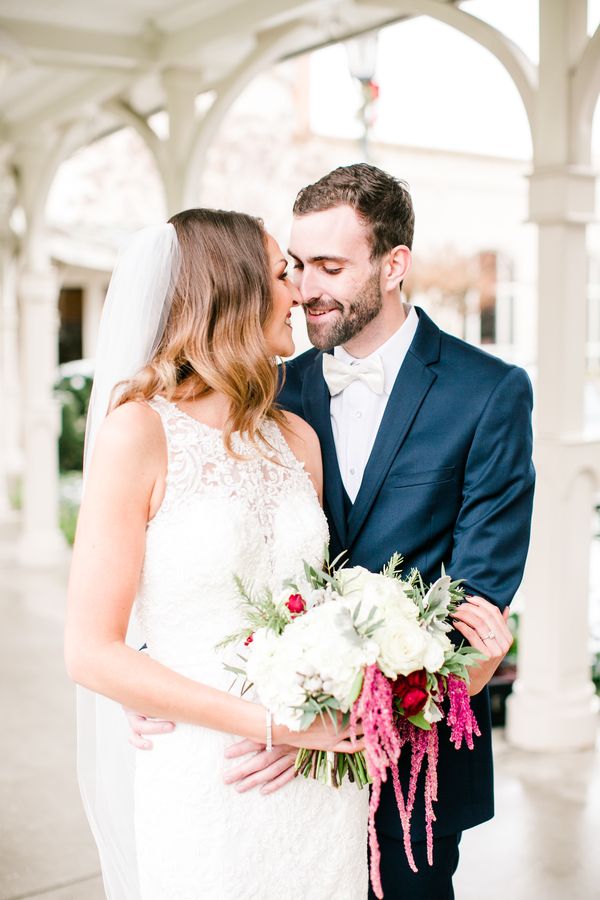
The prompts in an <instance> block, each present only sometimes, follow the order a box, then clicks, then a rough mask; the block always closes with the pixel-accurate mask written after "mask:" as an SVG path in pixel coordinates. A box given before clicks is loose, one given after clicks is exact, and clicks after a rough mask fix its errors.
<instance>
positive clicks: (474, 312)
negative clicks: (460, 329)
mask: <svg viewBox="0 0 600 900" xmlns="http://www.w3.org/2000/svg"><path fill="white" fill-rule="evenodd" d="M465 341H468V342H469V344H474V345H475V346H476V347H477V346H479V344H480V343H481V307H480V301H479V291H478V290H476V289H475V288H469V290H468V291H467V292H466V294H465Z"/></svg>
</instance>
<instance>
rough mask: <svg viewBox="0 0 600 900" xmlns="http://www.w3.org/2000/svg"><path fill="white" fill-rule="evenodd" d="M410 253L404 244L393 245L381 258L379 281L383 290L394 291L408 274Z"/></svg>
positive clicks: (410, 259)
mask: <svg viewBox="0 0 600 900" xmlns="http://www.w3.org/2000/svg"><path fill="white" fill-rule="evenodd" d="M411 261H412V253H411V252H410V250H409V249H408V247H405V246H404V244H399V245H398V246H397V247H393V248H392V249H391V250H390V251H389V253H386V255H385V256H384V258H383V264H382V266H381V281H382V285H381V286H382V288H383V290H384V291H394V290H395V289H396V288H397V287H400V286H401V285H402V282H403V281H404V279H405V278H406V276H407V275H408V272H409V269H410V264H411Z"/></svg>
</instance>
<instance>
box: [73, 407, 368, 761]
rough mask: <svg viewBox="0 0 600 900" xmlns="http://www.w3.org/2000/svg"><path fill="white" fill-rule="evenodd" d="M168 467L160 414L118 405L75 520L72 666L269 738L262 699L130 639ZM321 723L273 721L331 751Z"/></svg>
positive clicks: (116, 688)
mask: <svg viewBox="0 0 600 900" xmlns="http://www.w3.org/2000/svg"><path fill="white" fill-rule="evenodd" d="M165 471H166V447H165V441H164V436H163V432H162V427H161V425H160V421H159V419H158V416H157V415H156V413H154V412H153V411H152V410H151V409H150V408H149V407H147V406H144V405H142V404H138V403H130V404H125V405H124V406H122V407H119V408H118V409H116V410H115V411H114V412H113V413H111V414H110V415H109V416H108V417H107V419H106V421H105V423H104V425H103V427H102V429H101V432H100V434H99V436H98V439H97V441H96V445H95V448H94V456H93V460H92V463H91V466H90V471H89V475H88V478H87V482H86V488H85V492H84V498H83V502H82V506H81V511H80V516H79V523H78V527H77V536H76V541H75V547H74V552H73V562H72V567H71V575H70V580H69V592H68V610H67V623H66V634H65V661H66V666H67V671H68V673H69V675H70V677H71V678H72V679H73V680H74V681H76V682H78V683H79V684H81V685H83V686H84V687H87V688H89V689H91V690H93V691H96V692H97V693H100V694H104V695H106V696H107V697H110V698H112V699H113V700H116V701H117V702H119V703H121V704H123V705H124V706H126V707H129V708H131V709H141V710H144V713H145V714H146V715H148V716H156V717H159V718H165V719H171V720H173V721H176V722H191V723H195V724H198V725H203V726H205V727H207V728H212V729H216V730H218V731H225V732H230V733H232V734H238V735H242V736H244V737H247V738H251V739H252V740H255V741H260V740H263V739H264V735H265V710H264V708H263V707H262V706H260V705H258V704H255V703H251V702H248V701H246V700H243V699H241V698H238V697H234V696H232V695H230V694H227V693H226V692H224V691H220V690H217V689H215V688H212V687H210V686H208V685H204V684H198V683H197V682H195V681H193V680H191V679H188V678H185V677H184V676H182V675H179V674H177V673H176V672H174V671H172V670H171V669H169V668H167V667H165V666H163V665H161V664H160V663H159V662H157V661H156V660H153V659H151V658H150V657H149V656H147V655H146V654H145V653H139V652H138V651H137V650H134V649H132V648H130V647H128V646H127V645H126V644H125V635H126V632H127V625H128V622H129V617H130V614H131V608H132V604H133V600H134V597H135V594H136V591H137V587H138V582H139V578H140V573H141V569H142V563H143V558H144V549H145V532H146V526H147V523H148V520H149V519H150V518H151V516H152V514H153V512H154V511H155V510H156V508H157V507H158V505H159V503H160V499H161V496H162V492H163V490H164V487H163V485H164V472H165ZM315 726H316V727H315ZM315 726H313V727H312V728H311V729H309V730H308V731H307V732H303V733H302V737H300V734H292V733H291V732H289V731H288V729H286V728H282V727H281V726H274V727H273V738H274V741H275V742H277V743H288V744H291V743H293V744H296V742H297V745H298V746H300V745H302V746H307V740H308V745H310V744H311V743H314V744H316V745H318V746H319V747H321V746H322V747H323V748H325V745H327V744H329V746H330V747H331V749H333V747H334V746H335V745H337V744H338V743H339V742H340V740H342V739H343V738H344V737H345V735H344V733H338V734H333V733H332V732H331V731H329V732H327V731H326V730H325V729H324V727H323V726H322V725H321V724H319V723H315ZM332 745H333V746H332ZM353 749H354V748H353Z"/></svg>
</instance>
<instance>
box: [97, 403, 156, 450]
mask: <svg viewBox="0 0 600 900" xmlns="http://www.w3.org/2000/svg"><path fill="white" fill-rule="evenodd" d="M164 445H165V437H164V431H163V427H162V424H161V421H160V416H159V415H158V413H157V412H156V411H155V410H154V409H153V408H152V407H151V406H150V405H149V404H148V403H145V402H143V401H138V400H132V401H130V402H128V403H123V404H121V406H117V407H116V409H113V410H111V412H110V413H109V414H108V415H107V417H106V418H105V420H104V421H103V423H102V426H101V428H100V429H99V431H98V438H97V441H96V446H95V452H96V451H100V452H103V453H110V454H118V455H130V454H134V455H136V456H137V455H139V454H143V455H144V457H146V458H147V457H149V456H153V455H154V454H155V453H156V455H157V456H158V455H162V452H163V449H164Z"/></svg>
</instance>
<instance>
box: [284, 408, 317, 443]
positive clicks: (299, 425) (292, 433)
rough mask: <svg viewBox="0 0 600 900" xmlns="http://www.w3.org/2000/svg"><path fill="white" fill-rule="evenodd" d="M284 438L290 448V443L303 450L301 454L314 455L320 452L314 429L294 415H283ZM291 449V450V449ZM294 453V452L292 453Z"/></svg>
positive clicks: (289, 413)
mask: <svg viewBox="0 0 600 900" xmlns="http://www.w3.org/2000/svg"><path fill="white" fill-rule="evenodd" d="M283 416H284V427H283V430H284V432H285V437H286V440H287V441H288V443H289V444H290V446H291V445H292V442H293V443H294V445H295V446H298V447H299V448H305V449H304V451H303V452H309V453H314V452H315V451H318V452H319V453H320V452H321V447H320V444H319V438H318V437H317V432H316V431H315V430H314V428H313V427H312V426H311V425H309V424H308V422H306V421H305V420H304V419H303V418H301V417H300V416H297V415H296V413H292V412H287V410H286V411H285V412H284V413H283ZM292 449H293V448H292ZM294 452H295V451H294Z"/></svg>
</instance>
